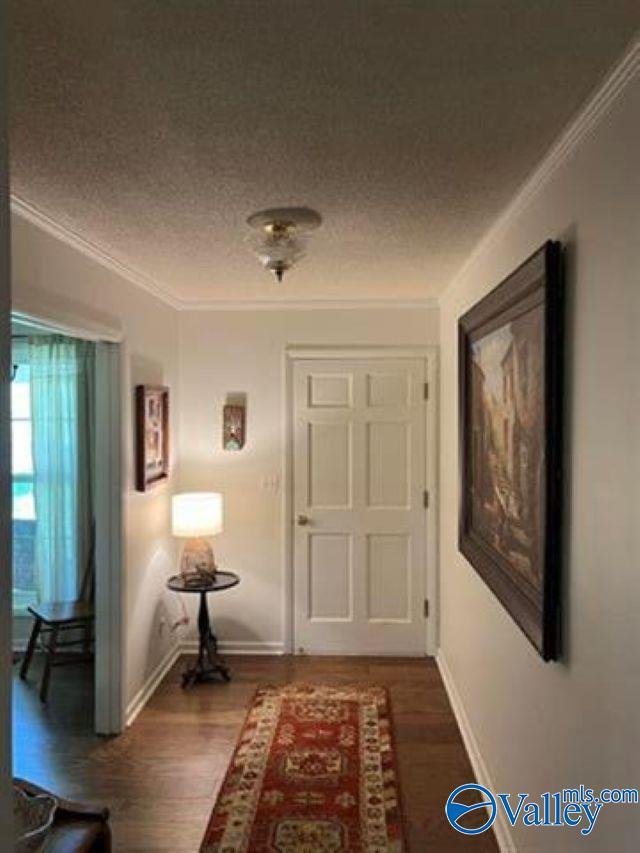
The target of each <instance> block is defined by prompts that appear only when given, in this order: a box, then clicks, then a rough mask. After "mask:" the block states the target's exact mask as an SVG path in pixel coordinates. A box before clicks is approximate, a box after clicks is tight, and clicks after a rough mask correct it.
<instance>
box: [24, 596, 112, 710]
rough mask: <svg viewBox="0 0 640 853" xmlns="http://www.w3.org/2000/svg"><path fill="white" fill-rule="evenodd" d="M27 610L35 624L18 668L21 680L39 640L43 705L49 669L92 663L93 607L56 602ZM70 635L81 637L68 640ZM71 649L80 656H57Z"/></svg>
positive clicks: (49, 674)
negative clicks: (42, 664) (41, 660)
mask: <svg viewBox="0 0 640 853" xmlns="http://www.w3.org/2000/svg"><path fill="white" fill-rule="evenodd" d="M27 609H28V611H29V613H31V615H32V616H33V618H34V620H35V621H34V623H33V628H32V630H31V637H30V638H29V645H28V646H27V651H26V653H25V656H24V658H23V661H22V666H21V667H20V678H22V679H23V680H24V679H25V678H26V677H27V675H28V673H29V666H30V665H31V660H32V658H33V654H34V652H35V650H36V647H37V645H38V640H40V645H41V647H42V649H43V650H44V652H45V663H44V670H43V673H42V682H41V684H40V699H41V700H42V701H43V702H46V701H47V696H48V693H49V681H50V678H51V667H52V666H59V665H60V664H64V663H70V662H73V663H75V662H80V661H83V660H91V659H92V657H93V653H92V646H93V625H94V621H95V614H94V607H93V603H92V602H88V601H58V602H50V603H45V604H34V605H32V606H30V607H28V608H27ZM71 631H74V632H76V633H77V632H79V633H80V637H79V638H78V637H77V636H71V637H69V632H71ZM65 637H66V639H65ZM71 647H75V648H76V649H77V648H78V647H80V648H81V652H80V653H77V652H76V653H74V654H73V655H71V654H63V655H60V654H59V652H60V650H61V649H62V650H64V649H66V650H67V651H68V649H69V648H71Z"/></svg>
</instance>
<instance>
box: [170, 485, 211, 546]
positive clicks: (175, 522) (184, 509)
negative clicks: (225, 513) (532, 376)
mask: <svg viewBox="0 0 640 853" xmlns="http://www.w3.org/2000/svg"><path fill="white" fill-rule="evenodd" d="M171 527H172V530H173V535H174V536H179V537H181V538H185V539H199V538H201V537H203V536H215V534H216V533H220V532H221V531H222V495H221V494H220V493H219V492H185V493H184V494H181V495H174V496H173V500H172V502H171Z"/></svg>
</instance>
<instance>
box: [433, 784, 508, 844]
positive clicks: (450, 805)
mask: <svg viewBox="0 0 640 853" xmlns="http://www.w3.org/2000/svg"><path fill="white" fill-rule="evenodd" d="M463 791H476V792H477V793H478V794H480V802H479V803H472V804H471V805H467V804H466V803H461V802H459V801H458V797H459V795H460V794H461V793H462V792H463ZM476 809H486V810H487V814H488V817H487V819H486V821H485V822H484V823H483V824H482V826H477V827H474V828H472V829H467V828H466V827H465V826H461V825H460V821H461V820H462V819H463V818H464V816H465V815H467V814H469V812H472V811H475V810H476ZM496 810H497V806H496V798H495V797H494V796H493V794H492V793H491V791H489V790H488V789H487V788H485V787H484V786H483V785H476V784H475V783H473V782H470V783H469V784H468V785H460V786H459V787H458V788H456V789H455V791H452V792H451V793H450V794H449V799H448V800H447V804H446V806H445V807H444V811H445V814H446V815H447V820H448V821H449V823H450V824H451V826H452V827H453V828H454V829H457V830H458V832H462V833H463V834H464V835H479V834H480V833H481V832H484V831H485V829H489V827H490V826H491V825H492V824H493V822H494V820H495V819H496Z"/></svg>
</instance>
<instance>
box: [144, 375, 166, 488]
mask: <svg viewBox="0 0 640 853" xmlns="http://www.w3.org/2000/svg"><path fill="white" fill-rule="evenodd" d="M135 408H136V412H135V422H136V489H137V490H138V491H139V492H147V491H149V490H150V489H152V488H154V487H156V486H159V485H160V484H161V483H164V482H166V481H167V480H168V479H169V447H170V433H169V430H170V424H169V389H168V388H167V387H165V386H164V385H137V386H136V399H135Z"/></svg>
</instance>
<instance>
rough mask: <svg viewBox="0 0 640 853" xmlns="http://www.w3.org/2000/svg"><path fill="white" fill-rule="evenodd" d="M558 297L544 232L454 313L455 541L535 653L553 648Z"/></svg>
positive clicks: (558, 514)
mask: <svg viewBox="0 0 640 853" xmlns="http://www.w3.org/2000/svg"><path fill="white" fill-rule="evenodd" d="M563 306H564V299H563V280H562V250H561V246H560V244H559V243H557V242H554V241H548V242H547V243H545V244H544V245H543V246H542V247H541V248H540V249H539V250H538V251H537V252H535V253H534V254H533V255H532V256H531V257H530V258H529V259H528V260H526V261H525V262H524V263H523V264H522V265H521V266H520V267H518V269H517V270H515V272H513V273H512V274H511V275H510V276H508V278H506V279H505V280H504V281H503V282H502V283H501V284H499V285H498V286H497V287H496V288H495V289H494V290H492V291H491V292H490V293H489V294H488V295H487V296H485V297H484V299H482V300H481V301H480V302H478V303H477V304H476V305H474V306H473V308H471V309H470V310H469V311H468V312H467V313H466V314H464V316H462V317H461V318H460V319H459V321H458V358H459V364H458V367H459V380H458V390H459V407H460V408H459V414H460V419H459V441H460V448H459V453H460V478H461V482H460V516H459V548H460V551H461V552H462V554H463V555H464V556H465V557H466V558H467V560H468V561H469V562H470V563H471V565H472V566H473V567H474V568H475V570H476V571H477V572H478V574H479V575H480V577H481V578H482V579H483V580H484V581H485V583H486V584H487V585H488V586H489V588H490V589H491V590H492V591H493V593H494V594H495V595H496V596H497V598H498V599H499V600H500V602H501V603H502V604H503V606H504V607H505V608H506V609H507V611H508V612H509V613H510V615H511V616H512V618H513V619H514V620H515V622H516V623H517V624H518V625H519V626H520V628H521V629H522V631H523V632H524V633H525V635H526V636H527V637H528V639H529V640H530V641H531V643H533V645H534V646H535V648H536V649H537V650H538V652H539V653H540V655H541V656H542V658H543V659H544V660H555V659H556V658H557V657H558V654H559V646H560V637H559V623H560V601H559V583H560V571H561V550H562V539H561V535H562V489H563V476H562V420H563V419H562V393H563V387H562V386H563V326H564V323H563V310H564V309H563Z"/></svg>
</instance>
